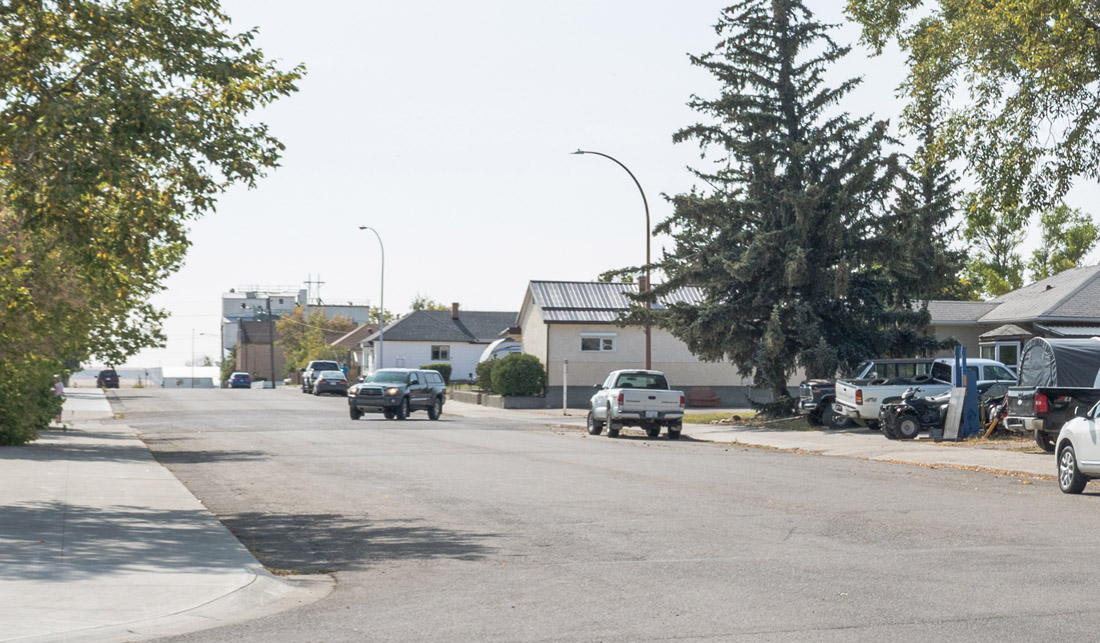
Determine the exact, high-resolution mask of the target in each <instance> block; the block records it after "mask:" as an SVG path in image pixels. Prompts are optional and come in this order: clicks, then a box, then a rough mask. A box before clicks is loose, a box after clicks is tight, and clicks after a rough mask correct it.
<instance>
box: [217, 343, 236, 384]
mask: <svg viewBox="0 0 1100 643" xmlns="http://www.w3.org/2000/svg"><path fill="white" fill-rule="evenodd" d="M220 368H221V376H222V382H228V381H229V377H230V376H231V375H233V373H234V372H236V370H237V345H236V344H234V345H233V347H232V348H230V349H229V352H228V353H226V355H225V359H223V360H222V363H221V367H220Z"/></svg>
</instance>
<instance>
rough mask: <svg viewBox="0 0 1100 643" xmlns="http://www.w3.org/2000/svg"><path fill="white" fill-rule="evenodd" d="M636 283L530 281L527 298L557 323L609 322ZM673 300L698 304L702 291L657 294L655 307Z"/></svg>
mask: <svg viewBox="0 0 1100 643" xmlns="http://www.w3.org/2000/svg"><path fill="white" fill-rule="evenodd" d="M637 292H638V284H636V283H621V282H600V281H532V282H531V298H532V300H533V302H534V304H535V305H536V306H538V307H539V309H540V310H541V311H542V319H543V321H547V322H560V323H610V322H614V321H615V320H616V319H618V318H619V315H620V314H621V313H623V312H625V311H626V310H628V309H629V308H630V304H631V303H633V302H632V301H631V300H630V299H629V298H628V297H627V295H626V293H632V294H636V293H637ZM673 302H677V303H679V302H682V303H686V304H691V305H698V304H700V303H702V302H703V291H702V290H700V289H699V288H696V287H687V288H680V289H678V290H676V291H674V292H673V293H671V294H670V295H667V296H665V297H661V298H660V299H659V300H658V303H657V304H656V306H657V307H663V306H667V305H668V304H670V303H673Z"/></svg>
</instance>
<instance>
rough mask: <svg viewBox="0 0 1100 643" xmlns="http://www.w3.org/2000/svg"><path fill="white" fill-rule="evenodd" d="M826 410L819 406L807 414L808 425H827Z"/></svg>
mask: <svg viewBox="0 0 1100 643" xmlns="http://www.w3.org/2000/svg"><path fill="white" fill-rule="evenodd" d="M824 416H825V409H824V408H822V407H821V405H818V407H817V408H816V409H814V410H812V411H810V412H809V413H807V414H806V424H809V425H810V426H821V425H823V424H825V419H824Z"/></svg>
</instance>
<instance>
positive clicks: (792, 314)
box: [632, 0, 949, 398]
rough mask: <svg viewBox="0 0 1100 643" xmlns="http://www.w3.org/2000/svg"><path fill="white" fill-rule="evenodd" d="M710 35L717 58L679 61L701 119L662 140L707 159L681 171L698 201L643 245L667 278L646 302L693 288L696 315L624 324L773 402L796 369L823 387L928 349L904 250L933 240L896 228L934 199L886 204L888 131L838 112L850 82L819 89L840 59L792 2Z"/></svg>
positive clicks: (921, 288) (668, 313) (730, 16)
mask: <svg viewBox="0 0 1100 643" xmlns="http://www.w3.org/2000/svg"><path fill="white" fill-rule="evenodd" d="M715 29H716V32H717V34H718V36H719V43H718V46H717V47H716V48H715V50H714V51H712V52H710V53H706V54H703V55H701V56H692V58H691V60H692V62H693V63H694V64H695V65H698V66H700V67H703V68H704V69H706V70H708V71H709V72H710V73H711V74H713V75H714V76H715V77H716V78H717V79H718V80H719V81H720V82H721V84H722V90H721V92H720V93H719V95H718V96H717V97H715V98H702V97H699V96H693V97H692V100H691V102H690V103H689V104H690V105H691V107H693V108H694V109H695V110H696V111H698V112H699V113H701V114H702V115H704V116H705V117H707V120H706V121H705V122H702V123H698V124H695V125H692V126H689V127H686V128H684V129H682V130H680V131H679V132H677V133H676V134H675V136H674V140H675V141H676V142H683V141H688V140H694V141H697V142H698V143H699V145H700V147H701V148H702V150H703V154H704V158H706V155H707V154H708V153H710V154H712V155H714V156H715V157H716V158H715V160H716V163H715V165H714V168H713V169H712V170H698V169H695V170H693V172H694V174H695V175H696V177H697V178H698V179H699V180H700V181H702V182H703V183H705V184H706V185H707V186H710V188H711V191H710V192H709V193H704V192H700V191H698V190H693V191H692V192H690V193H688V194H680V195H676V196H673V197H672V198H671V200H672V203H673V205H674V208H675V210H674V213H673V215H672V217H671V218H669V219H668V220H666V221H664V222H662V223H661V224H659V225H658V226H657V227H656V231H657V232H665V233H668V234H670V235H671V236H672V237H673V239H674V240H675V248H674V249H673V250H672V251H671V252H668V253H666V255H665V256H664V257H663V258H662V259H661V260H659V261H657V262H655V266H654V267H656V268H659V269H660V270H661V271H663V272H664V273H665V275H666V280H665V282H664V283H663V284H658V285H656V286H655V287H654V289H653V291H652V293H651V296H650V299H655V298H656V297H658V296H661V295H672V294H674V293H675V291H676V289H678V288H680V287H681V286H689V285H694V286H698V287H700V288H702V290H703V291H704V294H705V303H703V304H701V305H696V306H689V305H686V304H676V305H671V306H669V307H668V308H667V309H665V310H655V311H649V312H647V311H636V312H635V313H634V314H633V317H632V319H633V320H634V321H641V320H646V319H648V320H651V321H653V322H656V323H658V324H660V325H662V326H665V327H666V328H668V329H669V330H670V331H671V332H672V333H673V334H675V335H676V336H677V337H679V338H681V339H682V340H684V341H685V342H686V343H687V345H688V347H689V348H690V349H691V350H692V352H694V353H695V354H696V355H699V356H700V357H702V358H704V359H711V360H716V359H722V358H727V359H729V360H730V361H732V362H733V363H734V364H735V365H736V366H737V368H738V369H739V370H740V371H741V372H742V373H743V374H747V375H752V376H753V378H754V381H755V382H756V384H757V386H762V387H765V388H768V389H770V390H771V391H772V392H773V394H774V395H775V396H776V397H777V398H781V397H785V396H786V395H787V393H786V390H787V389H786V387H787V381H788V379H789V377H790V375H791V374H792V373H793V371H794V369H795V367H796V365H798V364H801V365H803V366H805V367H806V368H807V369H808V371H809V372H810V373H811V374H828V375H831V374H832V373H833V372H835V371H836V369H837V368H838V367H839V366H842V365H850V364H852V363H853V362H855V361H857V360H859V359H862V358H863V357H865V356H867V355H871V354H873V355H890V354H900V355H905V354H910V355H911V354H915V353H917V352H920V351H922V350H925V349H927V348H929V347H931V346H933V345H935V342H934V340H929V339H927V338H922V337H921V336H920V333H919V331H920V329H921V327H922V326H923V325H924V324H925V323H926V322H927V313H926V312H923V311H922V310H921V309H920V307H919V305H915V302H917V301H920V299H921V295H922V293H925V292H927V290H928V288H930V287H931V286H926V285H924V281H923V280H921V279H920V278H919V277H918V274H917V271H918V270H919V266H917V263H918V262H919V261H920V259H919V257H917V255H916V254H915V252H914V248H915V247H916V246H917V245H920V244H921V243H923V244H927V243H930V242H933V241H930V239H932V240H934V239H935V237H934V236H930V235H929V234H928V233H929V230H928V229H922V230H918V232H919V233H920V235H919V236H909V235H907V234H906V233H905V232H904V230H907V229H911V228H913V227H914V226H912V225H910V224H911V223H912V221H910V219H911V216H912V215H913V212H914V211H918V210H922V208H925V206H926V205H929V206H934V205H935V204H934V203H933V201H934V200H935V199H934V197H935V194H932V193H933V192H936V191H937V190H942V189H944V188H943V186H942V185H931V186H930V187H929V194H927V195H925V194H923V193H922V192H921V190H920V189H917V187H919V183H920V182H919V180H916V181H915V182H914V184H913V185H914V186H917V187H914V189H913V190H912V191H911V196H912V198H911V199H910V201H909V202H908V203H907V204H906V205H904V206H900V207H895V206H892V205H891V201H892V199H891V197H892V195H893V194H894V190H895V188H896V186H897V181H898V180H899V176H900V170H901V166H902V159H900V158H898V157H897V156H895V155H892V154H888V153H886V152H885V151H884V146H885V145H887V144H888V143H889V142H890V140H889V138H888V136H887V128H886V124H885V123H883V122H872V121H871V120H870V119H869V118H852V117H850V116H849V115H847V114H846V113H843V112H842V111H840V108H839V103H840V101H841V99H842V98H843V97H844V96H845V95H846V94H847V93H848V92H849V91H850V90H851V89H852V88H853V87H855V85H856V84H857V82H858V81H857V80H848V81H844V82H841V83H840V84H838V85H837V86H836V87H827V86H825V84H824V80H823V77H824V74H825V72H826V70H827V69H828V68H829V67H831V66H832V65H834V64H836V63H838V62H839V61H840V60H841V59H842V58H843V56H844V55H845V54H846V53H847V52H848V49H847V48H844V47H840V46H838V45H837V44H836V43H834V42H833V40H832V39H831V38H830V36H829V27H828V26H827V25H823V24H821V23H820V22H818V21H816V20H814V19H813V16H812V14H811V12H810V11H809V10H808V9H807V8H806V7H805V6H804V5H803V3H802V2H801V1H799V0H775V1H771V0H742V1H741V2H737V3H735V4H734V5H733V6H731V7H729V8H727V9H725V10H724V11H723V12H722V15H721V18H720V20H719V23H718V25H717V26H716V28H715ZM917 174H926V175H928V176H932V177H935V176H936V175H937V172H936V170H934V169H933V170H928V171H925V172H920V171H918V172H917ZM933 183H935V181H933ZM947 189H948V190H949V187H948V188H947ZM926 197H927V198H926ZM929 216H930V217H931V219H929V221H940V219H939V217H940V216H941V215H940V214H936V213H932V214H929ZM903 224H904V225H903ZM936 225H938V223H937V224H936ZM917 240H922V241H919V243H918V241H917ZM902 273H905V274H908V275H910V278H909V279H907V280H904V281H905V284H906V287H901V286H899V283H901V281H902V280H901V279H900V275H901V274H902Z"/></svg>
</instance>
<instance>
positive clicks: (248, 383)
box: [229, 371, 252, 388]
mask: <svg viewBox="0 0 1100 643" xmlns="http://www.w3.org/2000/svg"><path fill="white" fill-rule="evenodd" d="M229 388H252V376H251V375H249V374H248V373H244V372H240V371H238V372H236V373H233V374H232V375H230V376H229Z"/></svg>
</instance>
